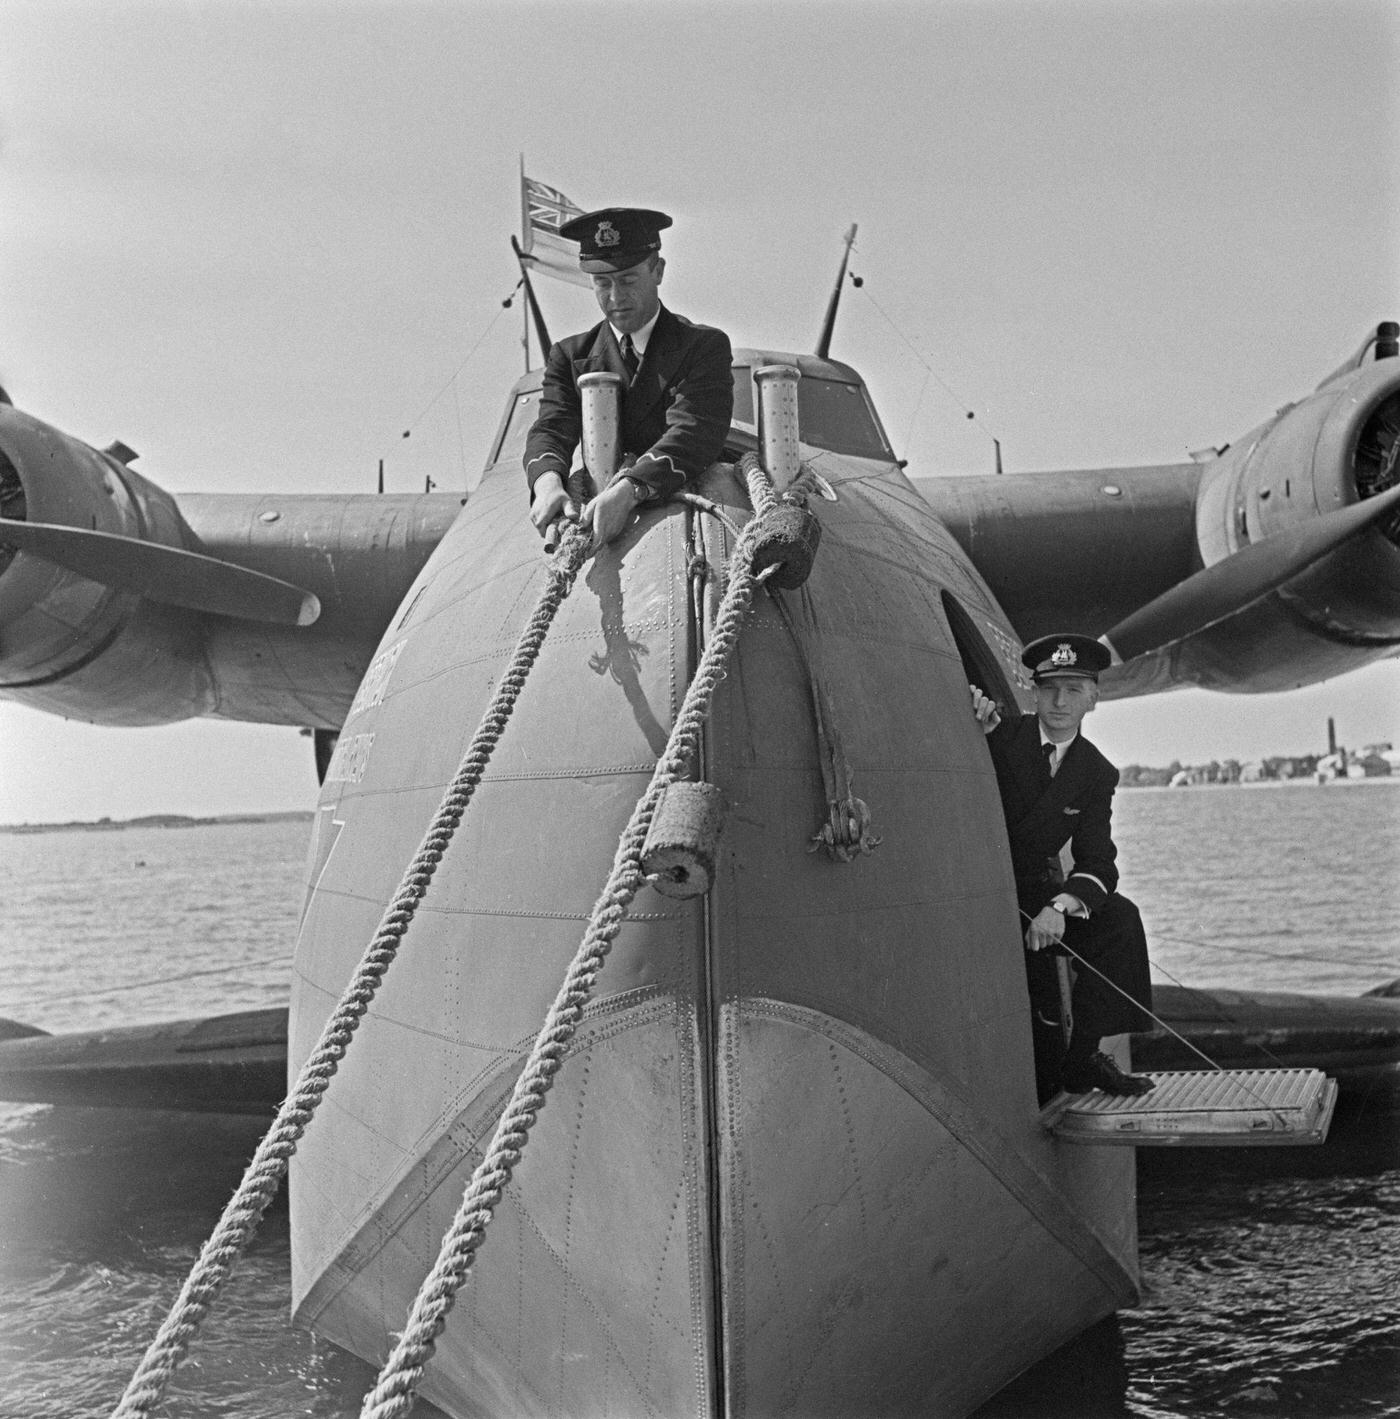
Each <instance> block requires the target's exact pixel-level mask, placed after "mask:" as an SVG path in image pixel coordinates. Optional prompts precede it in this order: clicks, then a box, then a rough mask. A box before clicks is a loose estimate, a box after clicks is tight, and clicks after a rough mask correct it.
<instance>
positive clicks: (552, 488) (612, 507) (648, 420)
mask: <svg viewBox="0 0 1400 1419" xmlns="http://www.w3.org/2000/svg"><path fill="white" fill-rule="evenodd" d="M670 225H671V219H670V217H668V216H667V215H666V214H665V213H664V212H653V211H649V210H647V209H645V208H640V207H607V208H604V209H603V210H601V211H598V212H588V213H586V214H585V215H584V216H582V217H575V218H574V220H573V221H571V222H567V223H565V224H564V225H563V226H562V227H560V228H559V234H560V235H561V236H563V237H566V238H568V239H569V240H570V241H576V242H578V243H579V267H580V269H581V270H582V271H584V272H585V273H586V274H587V275H589V276H590V277H592V280H593V294H594V296H595V297H596V299H597V301H598V305H599V308H600V309H601V310H602V312H603V315H604V317H605V319H604V320H602V321H600V322H599V324H597V325H595V326H594V327H593V328H592V329H591V330H587V331H585V332H584V333H583V334H582V335H572V336H570V337H569V338H568V339H566V340H561V341H559V342H558V344H556V345H553V346H552V347H551V348H550V351H549V357H548V359H547V360H546V362H545V372H544V387H543V389H542V390H541V392H540V412H539V417H538V418H537V419H536V420H535V422H534V425H533V426H532V428H531V429H530V432H529V434H528V436H527V437H526V440H525V477H526V481H527V482H528V484H529V488H530V520H531V521H532V522H533V523H534V525H535V527H536V528H537V529H538V531H539V533H540V535H541V536H543V537H546V539H547V541H551V540H553V533H555V532H557V527H556V524H557V523H558V521H559V519H560V518H567V519H570V520H573V519H575V518H581V519H582V521H583V522H584V523H585V524H587V525H588V526H589V528H590V530H591V531H592V533H593V537H594V541H595V543H596V544H597V545H600V546H601V545H602V544H603V543H606V542H611V541H612V539H613V538H614V537H616V536H617V535H618V534H619V533H620V532H621V531H622V530H623V528H624V527H626V526H627V524H628V522H629V521H631V517H632V512H633V509H635V508H636V507H638V506H639V505H645V504H648V503H656V502H661V501H662V500H663V499H665V498H668V497H670V495H671V494H672V493H674V492H675V491H676V490H677V489H678V488H681V487H682V486H684V484H685V483H687V482H689V481H690V480H691V479H693V478H695V477H697V476H698V475H699V474H701V473H702V472H704V470H705V469H706V468H708V467H709V465H710V464H711V463H713V462H714V461H715V460H716V459H717V458H718V457H719V455H720V451H721V449H722V448H723V446H724V440H725V436H726V435H727V434H728V432H729V423H730V418H731V416H732V414H733V408H734V376H733V372H732V369H731V367H730V361H731V353H730V348H729V337H728V336H726V335H725V334H724V332H723V331H722V330H714V329H712V328H711V327H709V326H706V325H696V324H694V323H693V322H691V321H689V320H686V319H685V318H684V317H683V316H679V315H674V314H672V312H671V311H669V310H667V309H666V307H665V306H663V305H662V304H661V299H660V295H659V294H658V288H659V287H660V285H661V278H662V276H663V275H664V274H665V270H666V263H665V261H664V260H663V259H662V257H661V254H660V252H661V232H662V231H663V230H664V229H665V228H666V227H669V226H670ZM595 370H608V371H611V372H612V373H614V374H617V375H620V376H621V377H622V381H623V384H622V409H621V421H620V429H619V433H620V446H621V450H622V453H623V460H624V466H623V471H622V473H621V474H620V475H619V476H618V477H617V478H615V479H613V481H612V482H611V483H610V484H609V485H608V487H607V488H604V489H600V490H599V491H598V495H597V496H596V497H594V498H593V499H592V500H591V501H590V502H588V503H587V504H586V505H585V506H584V507H583V508H582V510H579V509H578V508H576V507H575V505H574V504H573V503H572V502H571V501H570V499H569V497H568V494H567V492H566V490H565V484H566V483H567V481H568V477H569V469H570V466H571V462H572V459H573V454H574V450H575V449H576V448H577V447H578V443H579V438H580V436H581V434H582V426H583V419H582V401H581V399H580V397H579V390H578V380H579V376H580V375H584V374H588V373H590V372H592V371H595ZM629 458H630V459H634V460H635V461H633V462H631V463H630V465H629V463H628V459H629Z"/></svg>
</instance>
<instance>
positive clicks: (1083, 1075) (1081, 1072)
mask: <svg viewBox="0 0 1400 1419" xmlns="http://www.w3.org/2000/svg"><path fill="white" fill-rule="evenodd" d="M1060 1082H1061V1083H1062V1084H1063V1085H1064V1087H1065V1089H1066V1091H1067V1092H1069V1093H1071V1094H1087V1093H1088V1092H1089V1090H1090V1089H1102V1090H1103V1092H1104V1093H1105V1094H1145V1093H1147V1091H1148V1090H1149V1089H1151V1088H1152V1087H1153V1083H1152V1080H1151V1079H1144V1078H1143V1077H1142V1075H1141V1074H1124V1073H1123V1071H1122V1070H1121V1069H1119V1067H1118V1066H1117V1064H1115V1063H1114V1062H1113V1060H1111V1059H1110V1058H1109V1057H1108V1056H1107V1055H1106V1054H1103V1053H1099V1054H1094V1055H1090V1057H1089V1058H1088V1059H1086V1060H1084V1061H1083V1062H1082V1063H1081V1062H1078V1061H1074V1060H1071V1061H1069V1062H1068V1063H1066V1065H1065V1068H1064V1075H1063V1077H1062V1079H1061V1081H1060Z"/></svg>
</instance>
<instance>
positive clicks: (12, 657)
mask: <svg viewBox="0 0 1400 1419" xmlns="http://www.w3.org/2000/svg"><path fill="white" fill-rule="evenodd" d="M120 452H122V453H124V454H126V455H127V457H128V458H129V457H130V456H132V455H130V453H129V450H120ZM462 503H463V499H462V498H461V496H460V495H458V494H454V493H438V494H423V495H420V496H385V495H374V494H365V495H358V496H357V495H341V496H327V497H299V496H286V495H282V496H259V495H243V494H232V495H215V494H204V495H187V496H184V497H181V498H178V499H177V498H176V497H175V496H174V495H172V494H170V493H167V492H166V491H165V490H164V489H162V488H159V487H157V486H156V485H155V484H153V483H151V482H149V481H148V480H147V479H145V478H143V477H141V476H140V475H139V474H137V473H135V472H134V471H133V470H132V469H131V468H130V467H128V466H127V463H126V462H124V461H123V460H122V458H120V457H118V456H117V452H116V451H113V452H99V451H98V450H96V449H94V448H91V447H89V446H88V445H87V444H85V443H82V442H81V441H79V440H78V439H74V438H71V437H69V436H68V435H66V434H62V433H60V432H59V431H58V430H57V429H54V428H51V427H50V426H48V425H46V424H44V423H42V422H41V421H40V420H38V419H35V418H32V417H31V416H29V415H27V414H24V413H22V412H20V411H19V410H17V409H14V408H11V407H9V406H8V405H3V406H0V695H3V696H4V697H5V698H8V699H13V700H17V701H19V702H20V703H23V704H27V705H30V706H32V707H34V708H37V709H43V710H47V711H50V712H51V713H55V714H61V715H64V716H67V717H69V718H74V719H83V720H88V721H90V722H93V723H98V724H115V725H138V724H162V723H169V722H172V721H175V720H180V719H187V718H190V717H192V716H198V715H209V716H215V717H220V718H226V719H241V720H252V721H258V722H262V723H268V724H287V725H297V726H310V727H313V728H319V729H325V730H328V731H333V730H336V729H338V728H339V727H340V724H341V722H342V720H343V719H344V718H345V714H346V712H347V710H348V709H349V706H350V704H351V701H352V700H353V698H354V695H355V691H356V688H357V687H358V685H359V683H360V679H361V677H362V676H363V674H364V672H365V670H366V668H367V667H368V665H369V663H370V659H371V657H372V655H373V652H374V647H375V645H376V644H377V642H378V640H379V638H380V636H381V635H382V634H383V632H384V629H385V627H386V626H387V625H388V624H389V622H390V620H391V619H392V618H393V616H394V614H395V612H396V611H397V610H398V608H399V606H400V605H401V603H402V602H403V600H404V597H405V595H406V594H407V593H408V591H409V589H410V587H411V586H412V585H413V582H414V580H415V578H416V577H417V576H418V574H419V572H421V571H422V569H423V566H424V564H425V563H426V562H427V560H428V557H429V556H430V555H431V553H432V551H433V549H434V548H435V547H436V546H437V544H438V543H439V542H440V541H441V540H442V537H443V535H444V533H445V532H446V531H447V529H448V528H449V527H450V526H451V525H452V522H453V521H454V520H455V518H456V517H457V514H458V513H459V512H460V511H461V507H462Z"/></svg>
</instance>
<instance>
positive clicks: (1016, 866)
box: [969, 635, 1152, 1094]
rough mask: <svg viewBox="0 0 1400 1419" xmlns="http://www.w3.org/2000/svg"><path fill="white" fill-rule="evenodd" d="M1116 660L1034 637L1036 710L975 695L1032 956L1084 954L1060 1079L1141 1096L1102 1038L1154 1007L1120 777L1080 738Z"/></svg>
mask: <svg viewBox="0 0 1400 1419" xmlns="http://www.w3.org/2000/svg"><path fill="white" fill-rule="evenodd" d="M1109 659H1110V657H1109V653H1108V651H1107V649H1106V648H1105V647H1104V646H1102V645H1101V644H1100V643H1099V642H1098V641H1096V640H1092V639H1091V638H1090V637H1088V636H1079V635H1057V636H1043V637H1041V639H1039V640H1037V641H1033V642H1032V643H1031V644H1030V645H1028V646H1027V647H1026V648H1025V651H1024V653H1023V654H1022V656H1021V661H1022V663H1023V664H1024V665H1025V666H1026V667H1027V668H1028V669H1029V670H1030V672H1031V679H1032V681H1033V682H1034V684H1035V713H1034V714H1028V715H1018V716H1016V717H1015V718H1012V719H1003V718H1002V716H1001V714H1000V712H999V710H998V709H997V706H996V705H995V704H994V703H993V702H992V701H991V700H989V699H988V698H987V696H986V695H984V694H983V693H982V691H981V690H980V689H978V687H977V686H975V685H973V686H970V687H969V688H970V689H971V691H972V708H973V713H974V714H975V715H976V717H977V721H978V723H979V724H981V726H982V730H983V733H985V734H986V736H987V746H988V748H989V749H990V750H991V754H992V764H993V767H994V768H995V769H996V776H997V787H998V788H999V789H1000V791H1001V802H1002V808H1003V810H1004V812H1005V814H1006V828H1007V833H1008V834H1009V836H1010V839H1011V863H1012V869H1013V871H1014V872H1015V874H1016V896H1017V899H1018V902H1019V905H1020V908H1021V914H1022V916H1023V917H1024V918H1025V920H1026V922H1027V923H1028V924H1027V926H1026V931H1025V941H1026V949H1027V950H1028V951H1031V952H1039V951H1044V950H1047V949H1048V950H1051V951H1058V952H1060V953H1061V954H1064V953H1065V948H1069V950H1070V951H1072V952H1073V955H1074V956H1075V957H1077V958H1079V959H1078V960H1077V962H1076V966H1077V973H1076V979H1075V983H1074V991H1073V996H1072V1008H1073V1015H1074V1024H1073V1030H1072V1032H1071V1035H1070V1041H1069V1046H1068V1049H1067V1050H1066V1053H1065V1058H1064V1062H1063V1065H1062V1067H1061V1071H1060V1077H1061V1083H1062V1084H1063V1086H1064V1088H1065V1089H1067V1090H1069V1092H1071V1093H1076V1094H1082V1093H1085V1092H1087V1091H1088V1090H1090V1089H1101V1090H1103V1091H1104V1092H1105V1093H1107V1094H1145V1093H1146V1092H1147V1091H1148V1090H1149V1089H1151V1088H1152V1081H1151V1080H1150V1079H1146V1078H1144V1077H1142V1076H1141V1075H1135V1074H1125V1073H1124V1072H1123V1070H1121V1069H1120V1068H1119V1067H1118V1065H1117V1063H1115V1061H1114V1060H1113V1059H1111V1058H1110V1057H1109V1056H1108V1055H1107V1054H1104V1053H1103V1052H1102V1051H1101V1050H1100V1049H1099V1044H1100V1041H1101V1040H1102V1039H1103V1037H1104V1036H1106V1035H1116V1034H1121V1033H1124V1032H1126V1031H1131V1030H1140V1029H1144V1028H1147V1027H1148V1026H1149V1024H1150V1020H1149V1018H1148V1017H1147V1016H1146V1015H1145V1014H1144V1013H1143V1012H1144V1010H1150V1009H1151V1008H1152V982H1151V976H1150V973H1149V969H1148V962H1147V938H1146V935H1145V933H1144V932H1143V928H1142V918H1141V916H1140V915H1139V914H1138V909H1137V907H1136V906H1134V905H1133V903H1132V902H1130V901H1129V900H1128V899H1127V898H1126V897H1123V896H1120V895H1119V893H1118V892H1117V890H1116V888H1117V885H1118V869H1117V867H1116V865H1115V858H1116V857H1117V849H1116V848H1115V847H1114V844H1113V791H1114V789H1115V788H1116V787H1117V786H1118V770H1117V769H1115V768H1114V767H1113V765H1112V764H1110V763H1109V762H1108V760H1107V759H1106V758H1104V756H1103V755H1102V754H1101V753H1100V752H1099V751H1098V749H1096V748H1095V747H1094V746H1093V745H1092V744H1091V743H1090V742H1089V741H1088V740H1087V739H1086V738H1085V737H1084V736H1083V734H1081V733H1080V725H1081V723H1082V722H1083V720H1084V716H1085V715H1087V714H1088V713H1089V712H1090V711H1091V710H1092V709H1093V708H1094V706H1095V705H1096V704H1097V703H1098V699H1099V684H1098V679H1099V673H1100V672H1101V671H1103V670H1106V669H1107V668H1108V664H1109ZM1067 843H1068V845H1069V849H1070V854H1071V857H1072V858H1073V866H1072V868H1071V870H1070V873H1069V876H1068V877H1067V878H1064V877H1063V876H1062V874H1061V871H1060V864H1059V853H1060V850H1061V849H1062V848H1063V847H1064V846H1065V845H1066V844H1067Z"/></svg>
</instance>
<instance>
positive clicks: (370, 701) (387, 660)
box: [345, 640, 408, 720]
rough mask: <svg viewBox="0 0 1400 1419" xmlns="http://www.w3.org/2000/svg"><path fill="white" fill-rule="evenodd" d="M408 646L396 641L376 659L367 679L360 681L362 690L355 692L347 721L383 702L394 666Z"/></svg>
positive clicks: (366, 672)
mask: <svg viewBox="0 0 1400 1419" xmlns="http://www.w3.org/2000/svg"><path fill="white" fill-rule="evenodd" d="M407 644H408V642H407V641H406V640H402V641H395V642H394V644H393V645H391V646H390V647H389V649H388V650H386V651H385V652H384V653H383V654H382V655H376V656H375V657H374V660H373V662H372V663H371V665H370V667H369V669H368V670H366V671H365V678H364V679H363V680H361V681H360V688H359V689H358V690H356V691H355V698H354V700H353V701H351V704H350V712H349V713H348V714H347V715H346V716H345V718H346V719H347V720H351V719H353V718H354V717H355V716H356V715H357V714H359V713H360V711H361V710H367V709H372V708H373V707H374V706H375V705H377V704H380V703H381V702H382V701H383V699H384V692H385V690H387V689H388V688H389V677H390V676H391V675H392V674H393V673H394V666H395V665H397V664H398V660H399V655H400V654H401V653H402V651H403V648H404V646H406V645H407Z"/></svg>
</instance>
